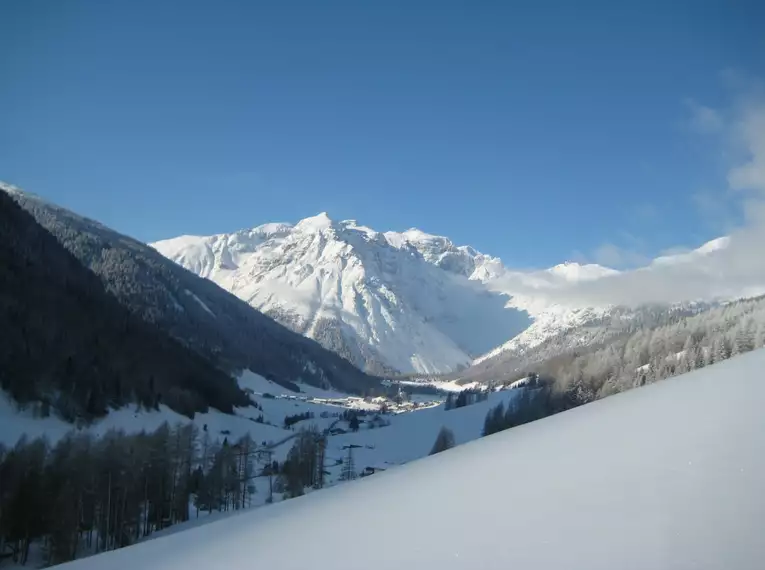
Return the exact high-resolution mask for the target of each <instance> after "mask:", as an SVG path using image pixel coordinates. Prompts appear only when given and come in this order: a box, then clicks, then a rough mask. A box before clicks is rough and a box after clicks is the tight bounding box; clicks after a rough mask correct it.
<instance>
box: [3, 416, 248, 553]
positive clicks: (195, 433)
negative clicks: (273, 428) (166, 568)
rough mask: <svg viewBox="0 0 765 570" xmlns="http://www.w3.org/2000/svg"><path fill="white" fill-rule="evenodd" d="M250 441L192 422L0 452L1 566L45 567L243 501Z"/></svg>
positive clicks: (37, 443) (27, 442)
mask: <svg viewBox="0 0 765 570" xmlns="http://www.w3.org/2000/svg"><path fill="white" fill-rule="evenodd" d="M253 450H255V445H254V443H253V442H252V440H251V439H250V437H249V435H245V436H244V437H242V438H241V439H239V440H238V441H236V442H233V443H229V441H228V439H224V440H223V441H222V442H221V441H219V440H217V439H216V440H213V439H212V438H211V437H210V436H209V434H208V432H207V430H206V429H204V430H203V431H202V433H201V435H200V430H199V429H198V428H197V427H196V426H194V425H193V424H186V425H178V426H176V427H170V426H169V425H168V424H167V423H165V424H163V425H162V426H160V427H159V428H158V429H157V430H156V431H154V432H153V433H138V434H132V435H126V434H124V433H122V432H119V431H110V432H108V433H107V434H105V435H104V436H103V437H101V438H96V437H94V436H93V435H92V434H90V433H87V432H84V433H73V434H70V435H67V436H66V437H64V438H63V439H61V440H60V441H59V442H58V443H56V444H55V445H51V444H50V443H49V442H48V441H46V440H45V439H35V440H27V439H25V438H22V439H21V440H20V441H19V442H18V443H17V444H16V445H15V446H14V447H12V448H9V449H0V563H1V562H2V560H3V559H11V560H12V561H13V562H16V563H18V564H25V563H26V562H27V561H28V560H29V556H30V550H31V549H32V548H33V547H34V548H39V549H40V552H39V554H40V555H41V556H40V558H41V560H42V561H43V562H44V563H45V564H58V563H62V562H66V561H69V560H74V559H75V558H77V557H80V556H82V555H88V554H95V553H98V552H103V551H105V550H113V549H116V548H120V547H123V546H127V545H129V544H132V543H134V542H136V541H138V540H139V539H141V538H142V537H146V536H148V535H150V534H151V533H153V532H155V531H157V530H160V529H162V528H165V527H168V526H170V525H173V524H176V523H179V522H183V521H186V520H189V518H190V517H191V516H199V512H200V511H207V512H211V511H213V510H215V511H226V510H233V509H241V508H244V507H247V506H249V503H250V500H251V493H252V492H253V491H254V487H253V486H252V480H253V478H254V477H255V475H256V473H257V471H256V465H255V461H254V457H255V455H254V453H253Z"/></svg>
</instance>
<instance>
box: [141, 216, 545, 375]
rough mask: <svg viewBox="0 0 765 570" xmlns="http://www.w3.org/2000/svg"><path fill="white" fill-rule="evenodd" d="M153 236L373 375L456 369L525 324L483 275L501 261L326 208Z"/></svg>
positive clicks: (163, 248)
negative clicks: (203, 231) (213, 230)
mask: <svg viewBox="0 0 765 570" xmlns="http://www.w3.org/2000/svg"><path fill="white" fill-rule="evenodd" d="M152 246H153V247H154V248H156V249H157V250H158V251H159V252H161V253H162V254H164V255H165V256H167V257H168V258H169V259H172V260H173V261H175V262H177V263H179V264H180V265H182V266H183V267H185V268H187V269H189V270H191V271H193V272H195V273H197V274H198V275H200V276H202V277H206V278H208V279H211V280H212V281H214V282H215V283H217V284H218V285H220V286H221V287H223V288H224V289H227V290H229V291H231V292H232V293H234V294H235V295H237V296H238V297H240V298H241V299H243V300H245V301H246V302H248V303H250V304H251V305H252V306H253V307H256V308H257V309H259V310H261V311H263V312H264V313H266V314H268V315H269V316H271V317H273V318H275V319H276V320H278V321H280V322H281V323H283V324H286V325H287V326H289V327H290V328H292V329H293V330H295V331H298V332H301V333H302V334H304V335H306V336H308V337H310V338H313V339H316V340H317V341H319V342H320V343H321V344H323V345H324V346H325V347H327V348H330V349H332V350H334V351H335V352H337V353H339V354H341V355H343V356H345V357H346V358H348V359H349V360H351V361H352V362H354V363H355V364H357V365H359V366H362V367H364V368H366V369H367V370H370V371H374V372H378V373H380V372H386V373H388V372H390V373H396V372H400V373H411V372H426V373H439V372H447V371H451V370H454V369H457V368H460V367H464V366H467V365H469V364H470V363H471V362H472V360H473V359H474V358H475V357H477V356H479V355H481V354H483V353H485V352H487V351H488V350H491V349H492V348H493V347H495V346H497V345H498V344H500V343H502V342H504V341H506V340H507V339H509V338H513V337H514V336H516V335H517V334H519V333H521V332H522V331H524V330H525V329H526V328H527V327H528V326H529V324H531V320H530V319H529V317H528V315H527V312H526V310H525V309H524V308H523V307H508V306H507V305H508V301H509V300H510V298H509V296H508V295H507V294H505V293H504V292H502V291H492V290H490V289H489V288H488V287H486V285H485V284H484V280H490V279H491V278H493V277H495V276H497V275H499V274H501V273H502V272H503V271H504V268H503V267H502V264H501V262H499V260H498V259H496V258H492V257H489V256H485V255H483V254H481V253H479V252H477V251H475V250H474V249H472V248H469V247H458V246H455V245H453V244H452V243H451V242H450V241H449V240H448V239H446V238H442V237H436V236H430V235H428V234H425V233H423V232H420V231H418V230H409V231H406V232H403V233H394V232H387V233H380V232H376V231H374V230H372V229H370V228H368V227H365V226H362V225H359V224H357V223H356V222H355V221H353V220H346V221H333V220H331V219H330V218H329V216H327V214H324V213H322V214H319V215H318V216H314V217H311V218H307V219H304V220H302V221H300V222H298V223H297V224H294V225H291V224H266V225H263V226H258V227H256V228H254V229H251V230H244V231H240V232H236V233H233V234H223V235H216V236H208V237H197V236H182V237H179V238H175V239H170V240H165V241H161V242H157V243H154V244H152ZM477 276H481V278H480V279H479V278H477Z"/></svg>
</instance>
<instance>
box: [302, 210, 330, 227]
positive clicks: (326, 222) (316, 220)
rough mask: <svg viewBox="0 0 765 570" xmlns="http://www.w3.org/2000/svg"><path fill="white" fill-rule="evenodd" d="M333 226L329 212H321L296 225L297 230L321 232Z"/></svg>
mask: <svg viewBox="0 0 765 570" xmlns="http://www.w3.org/2000/svg"><path fill="white" fill-rule="evenodd" d="M331 226H332V218H330V217H329V214H327V212H319V213H318V214H316V215H315V216H311V217H309V218H305V219H302V220H300V221H299V222H298V223H297V224H295V229H298V230H303V231H321V230H326V229H327V228H329V227H331Z"/></svg>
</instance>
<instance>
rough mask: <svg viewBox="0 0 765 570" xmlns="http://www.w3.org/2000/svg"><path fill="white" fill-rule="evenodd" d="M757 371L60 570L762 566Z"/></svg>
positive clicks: (597, 406)
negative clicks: (142, 569)
mask: <svg viewBox="0 0 765 570" xmlns="http://www.w3.org/2000/svg"><path fill="white" fill-rule="evenodd" d="M764 366H765V351H763V350H759V351H755V352H752V353H749V354H746V355H743V356H739V357H736V358H733V359H731V360H728V361H725V362H722V363H720V364H716V365H714V366H710V367H707V368H704V369H702V370H698V371H695V372H692V373H689V374H686V375H684V376H681V377H677V378H674V379H671V380H667V381H664V382H661V383H658V384H654V385H651V386H647V387H645V388H641V389H636V390H633V391H631V392H627V393H624V394H620V395H617V396H613V397H610V398H607V399H605V400H601V401H598V402H595V403H592V404H589V405H587V406H583V407H581V408H577V409H574V410H571V411H568V412H565V413H562V414H558V415H556V416H552V417H550V418H546V419H544V420H540V421H537V422H534V423H531V424H527V425H524V426H521V427H518V428H514V429H512V430H509V431H506V432H502V433H499V434H496V435H493V436H490V437H487V438H483V439H481V440H479V441H476V442H473V443H471V444H468V445H464V446H460V447H458V448H456V449H453V450H450V451H447V452H444V453H441V454H438V455H436V456H433V457H429V458H426V459H423V460H421V461H417V462H414V463H411V464H409V465H406V466H404V467H400V468H397V469H395V470H391V471H386V472H384V473H379V474H375V475H373V476H371V477H369V478H366V479H364V480H361V481H355V482H352V483H348V484H345V485H342V486H337V487H334V488H332V489H328V490H325V491H322V492H319V493H312V494H309V495H307V496H305V497H302V498H299V499H293V500H290V501H287V502H284V503H281V504H278V505H274V506H272V507H268V508H264V509H258V510H256V511H252V512H247V513H244V514H241V515H236V516H232V517H230V518H226V519H224V520H221V521H218V522H214V523H211V524H209V525H206V526H203V527H199V528H195V529H192V530H188V531H186V532H180V533H177V534H173V535H171V536H167V537H163V538H158V539H156V540H153V541H150V542H146V543H142V544H139V545H136V546H132V547H128V548H124V549H121V550H117V551H113V552H109V553H106V554H101V555H98V556H95V557H92V558H88V559H83V560H80V561H75V562H73V563H70V564H68V565H64V566H62V567H61V568H62V569H64V568H66V569H70V570H91V569H92V570H96V569H98V570H101V569H103V568H109V569H110V570H133V569H134V568H151V569H153V570H170V569H176V568H183V569H184V570H210V569H211V568H226V569H228V570H238V569H250V568H253V567H262V568H269V569H270V570H280V569H285V570H286V569H294V568H311V569H313V570H323V569H327V570H329V569H331V570H356V569H358V568H364V569H365V570H376V569H381V570H383V569H384V570H389V569H390V568H399V567H406V568H423V569H425V568H433V569H438V570H457V569H470V570H472V569H475V568H481V569H486V570H491V569H497V570H500V569H501V570H505V569H507V568H534V569H536V570H548V569H549V570H552V569H556V570H557V569H560V568H567V569H570V570H580V569H581V570H613V569H615V568H619V569H623V570H645V569H647V568H652V569H670V568H672V569H674V570H684V569H709V570H712V569H719V568H731V569H733V568H735V569H755V568H762V564H763V560H765V541H763V540H762V536H763V531H765V529H764V528H763V527H764V525H765V523H764V522H763V521H765V495H764V494H763V493H762V481H763V477H764V476H765V453H764V452H765V416H763V414H762V411H761V405H760V402H761V400H762V399H763V398H765V384H764V383H763V382H762V381H761V380H762V379H761V371H762V369H763V367H764ZM380 431H383V430H380ZM295 545H299V548H295Z"/></svg>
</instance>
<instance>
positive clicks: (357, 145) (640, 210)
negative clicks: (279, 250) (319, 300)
mask: <svg viewBox="0 0 765 570" xmlns="http://www.w3.org/2000/svg"><path fill="white" fill-rule="evenodd" d="M763 21H765V5H764V4H763V3H762V2H757V1H751V0H750V1H747V0H742V1H739V2H727V1H722V0H721V1H719V2H713V1H705V0H676V1H673V2H665V1H662V2H654V1H634V2H611V1H602V2H594V1H583V2H569V1H567V0H566V1H563V0H561V1H559V2H551V1H542V2H530V1H529V2H509V1H508V2H499V1H497V2H481V1H474V2H467V1H466V2H456V1H452V0H439V1H438V2H437V1H436V0H423V1H394V0H391V1H385V2H374V1H371V0H370V1H366V0H362V1H358V0H356V1H351V0H345V1H332V0H328V1H323V2H315V1H306V2H297V1H289V0H286V1H283V2H258V1H254V0H253V1H241V2H233V1H227V2H212V1H209V2H198V1H190V0H183V1H176V2H174V1H163V2H149V1H131V2H93V1H82V2H79V1H76V0H67V1H65V2H60V1H54V0H50V1H47V2H45V1H39V0H23V1H22V0H6V1H4V2H2V3H0V78H1V83H0V109H2V117H1V118H0V179H3V180H6V181H8V182H12V183H14V184H17V185H19V186H21V187H22V188H25V189H27V190H29V191H31V192H34V193H37V194H40V195H42V196H43V197H45V198H48V199H50V200H52V201H54V202H57V203H59V204H62V205H64V206H67V207H70V208H72V209H74V210H76V211H78V212H80V213H82V214H85V215H88V216H90V217H94V218H96V219H98V220H100V221H102V222H104V223H106V224H107V225H110V226H112V227H114V228H116V229H118V230H120V231H123V232H125V233H128V234H130V235H133V236H135V237H137V238H139V239H143V240H145V241H153V240H157V239H161V238H167V237H172V236H175V235H179V234H209V233H219V232H225V231H233V230H236V229H239V228H243V227H252V226H255V225H258V224H260V223H264V222H267V221H297V220H298V219H300V218H303V217H306V216H310V215H313V214H315V213H317V212H320V211H327V212H329V214H330V215H331V216H332V217H334V218H336V219H346V218H355V219H357V220H359V221H360V222H363V223H364V224H366V225H369V226H372V227H374V228H376V229H378V230H388V229H393V230H403V229H406V228H409V227H412V226H416V227H419V228H421V229H423V230H425V231H428V232H431V233H436V234H442V235H447V236H449V237H450V238H452V239H453V240H454V241H455V242H458V243H467V244H470V245H473V246H474V247H476V248H478V249H480V250H482V251H484V252H487V253H491V254H494V255H499V256H501V257H502V258H503V260H504V261H505V262H506V263H507V264H508V265H511V266H515V267H530V266H534V267H541V266H547V265H550V264H554V263H558V262H560V261H563V260H565V259H570V258H572V257H575V258H577V259H589V260H597V261H602V262H607V261H609V260H611V261H612V262H613V263H614V264H627V265H629V264H633V265H634V264H636V263H639V262H640V261H641V260H642V259H644V258H645V256H652V255H655V254H657V253H658V252H660V251H663V250H665V249H667V248H670V247H674V246H678V245H688V246H694V245H698V244H700V243H701V242H703V241H705V240H707V239H711V238H713V237H716V236H717V235H719V234H720V233H721V232H722V231H725V230H726V229H727V226H728V225H730V224H731V222H733V223H735V221H736V216H737V212H736V211H735V209H730V204H729V203H728V202H724V201H720V202H719V203H720V206H719V207H716V204H717V202H715V196H717V195H718V194H716V193H718V192H720V191H722V189H723V188H724V186H725V176H726V167H727V165H726V164H724V162H725V160H724V152H723V151H722V150H721V147H720V144H719V141H718V140H716V139H714V138H710V137H708V136H705V135H704V133H702V132H700V131H701V130H703V129H700V128H699V125H698V123H699V121H700V120H703V118H704V114H703V111H704V110H706V109H724V108H725V107H726V106H727V105H729V104H730V99H731V92H730V91H731V88H730V85H729V83H730V81H726V77H730V74H731V73H736V74H744V75H746V76H747V77H751V78H755V79H757V78H765V34H763V33H762V27H761V24H762V22H763ZM715 116H716V115H715ZM729 210H730V211H729Z"/></svg>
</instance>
